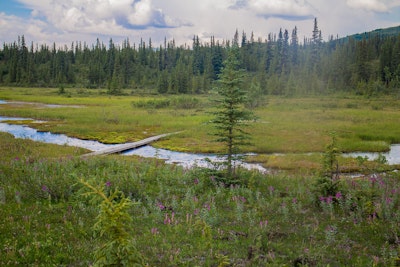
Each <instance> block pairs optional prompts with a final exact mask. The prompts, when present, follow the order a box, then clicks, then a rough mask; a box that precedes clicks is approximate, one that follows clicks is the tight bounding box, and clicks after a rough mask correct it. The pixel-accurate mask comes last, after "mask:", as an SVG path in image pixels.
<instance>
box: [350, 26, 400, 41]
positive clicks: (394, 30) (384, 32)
mask: <svg viewBox="0 0 400 267" xmlns="http://www.w3.org/2000/svg"><path fill="white" fill-rule="evenodd" d="M399 34H400V26H396V27H390V28H385V29H376V30H373V31H370V32H364V33H356V34H353V35H349V36H347V37H344V38H342V39H348V38H350V37H352V38H354V39H356V40H362V39H363V38H365V39H369V38H371V37H374V36H377V35H379V36H381V37H387V36H397V35H399Z"/></svg>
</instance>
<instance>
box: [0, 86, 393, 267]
mask: <svg viewBox="0 0 400 267" xmlns="http://www.w3.org/2000/svg"><path fill="white" fill-rule="evenodd" d="M209 98H210V96H208V95H204V94H203V95H172V96H171V95H170V96H168V97H166V96H161V95H150V94H142V95H139V94H132V92H130V91H128V90H126V91H124V92H123V94H122V95H119V96H110V95H108V94H107V93H106V91H102V90H99V89H76V88H65V90H64V91H63V93H62V94H60V90H59V89H57V88H13V87H0V100H2V102H1V103H0V116H2V117H18V118H29V120H27V119H24V120H9V121H6V122H7V123H9V124H22V125H27V126H29V127H32V128H35V129H38V130H39V131H44V132H52V133H60V134H65V135H67V136H69V137H75V138H79V139H84V140H95V141H99V142H101V143H105V144H119V143H125V142H132V141H138V140H141V139H144V138H147V137H150V136H155V135H159V134H164V133H170V132H178V131H181V133H179V134H176V135H171V136H168V137H167V138H165V139H161V140H159V141H157V142H155V143H153V144H152V146H153V147H155V148H162V149H167V150H172V151H179V152H190V153H203V154H208V153H209V154H218V153H222V152H223V147H222V146H221V145H220V144H218V143H216V142H214V141H213V138H214V137H213V136H212V135H210V128H211V126H210V119H211V116H210V112H211V111H212V110H213V105H212V104H211V102H210V101H209ZM263 101H264V103H263V104H262V105H260V106H259V107H257V108H255V109H254V110H253V112H254V113H255V115H256V117H257V118H256V119H255V120H254V121H250V122H248V124H249V127H247V129H246V130H247V131H248V132H249V133H250V136H251V137H252V138H251V144H249V145H247V146H245V147H243V148H242V150H243V152H244V153H252V154H251V156H248V157H245V158H244V159H243V160H244V161H246V162H252V163H257V164H261V165H262V166H263V167H264V168H266V169H269V170H272V171H270V172H267V173H261V172H258V171H256V170H245V169H240V168H239V169H237V170H236V173H235V175H236V177H237V180H236V181H235V182H234V183H228V182H227V181H226V180H224V178H223V176H222V175H221V173H220V171H218V170H213V169H206V168H199V167H197V168H196V167H194V168H190V169H187V168H183V167H181V166H177V165H175V164H165V163H164V161H163V160H159V159H151V158H143V157H139V156H134V155H132V156H124V157H122V156H119V155H109V156H96V157H91V158H81V157H80V156H81V155H83V154H85V153H88V152H89V151H88V150H87V149H84V148H79V147H73V146H66V145H55V144H47V143H41V142H34V141H32V140H28V139H17V138H14V137H13V136H12V135H11V134H9V133H3V132H0V151H1V155H0V207H1V209H0V265H2V266H21V265H22V266H26V265H29V266H91V265H93V264H94V265H100V266H101V265H112V264H120V265H129V264H132V265H130V266H134V265H133V264H136V265H137V266H397V265H398V264H400V257H399V256H400V241H399V240H400V230H399V225H400V211H399V205H400V198H399V196H400V185H399V178H400V176H399V174H398V172H397V171H396V170H397V169H398V167H399V166H398V165H395V164H394V165H393V164H392V165H389V164H387V161H386V159H385V158H384V157H383V156H382V157H378V158H377V159H368V158H365V157H358V158H350V157H342V156H341V153H342V152H346V153H348V152H381V153H384V152H387V151H388V150H389V149H390V146H391V145H393V144H399V143H400V127H399V126H398V125H400V101H399V99H398V98H397V97H395V96H377V97H366V96H358V95H346V96H345V95H328V96H310V97H282V96H279V97H278V96H268V97H266V98H265V99H264V100H263ZM333 133H334V136H335V143H334V147H333V146H329V145H330V144H332V142H333V141H332V134H333ZM326 158H329V159H333V160H334V161H335V164H336V165H335V166H333V165H332V164H331V165H330V166H328V168H330V167H332V168H333V169H334V170H335V171H336V173H335V174H338V175H335V176H333V175H331V176H330V177H328V178H332V179H327V177H325V176H324V174H323V171H326V165H324V159H326ZM324 168H325V169H324ZM333 169H330V171H332V170H333ZM346 173H348V175H344V174H346ZM354 173H357V174H358V175H357V176H356V177H354V176H352V175H350V174H354ZM333 178H334V179H333ZM118 218H122V219H121V222H123V223H118V220H119V219H118ZM110 229H113V231H108V230H110ZM116 240H119V241H116ZM127 263H129V264H127Z"/></svg>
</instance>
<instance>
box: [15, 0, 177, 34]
mask: <svg viewBox="0 0 400 267" xmlns="http://www.w3.org/2000/svg"><path fill="white" fill-rule="evenodd" d="M19 2H21V3H23V4H24V5H25V6H27V7H28V8H31V9H32V10H33V11H32V12H31V14H32V16H35V17H37V18H45V20H47V21H48V22H49V23H50V24H52V25H54V26H55V27H56V28H57V29H59V30H60V31H62V32H81V33H89V32H90V33H98V34H118V33H121V34H126V32H127V30H130V29H135V28H140V29H146V28H149V27H156V28H164V27H178V26H180V25H181V24H182V23H180V22H179V21H178V20H174V19H172V18H170V17H168V16H166V15H165V14H164V13H163V11H162V10H160V9H157V8H155V7H154V6H153V3H152V0H36V1H34V2H33V1H31V0H19ZM32 2H33V3H32Z"/></svg>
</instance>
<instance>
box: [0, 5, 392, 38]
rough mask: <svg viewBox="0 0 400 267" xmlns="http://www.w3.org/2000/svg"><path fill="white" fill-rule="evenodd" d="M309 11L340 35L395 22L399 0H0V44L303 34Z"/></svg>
mask: <svg viewBox="0 0 400 267" xmlns="http://www.w3.org/2000/svg"><path fill="white" fill-rule="evenodd" d="M315 17H316V18H317V19H318V26H319V29H320V30H321V31H322V36H323V38H324V39H325V40H327V38H328V36H330V35H334V36H336V35H339V36H340V37H344V36H346V35H350V34H353V33H359V32H365V31H370V30H374V29H377V28H385V27H391V26H398V25H400V0H0V43H3V42H6V43H9V42H13V41H15V40H17V37H18V36H21V35H24V36H25V40H26V41H27V42H28V43H30V42H34V43H39V44H41V43H47V44H52V43H53V42H55V43H57V44H59V45H64V44H68V45H70V44H71V42H75V41H82V42H84V41H85V42H87V43H89V44H92V43H94V42H95V41H96V38H99V39H100V40H101V41H103V42H104V43H105V44H108V41H109V40H110V38H112V39H113V41H114V42H115V43H120V42H121V41H122V40H124V39H126V38H129V40H130V41H131V43H138V42H139V41H140V38H143V40H145V41H146V42H147V40H148V39H149V38H151V39H152V41H153V44H160V43H162V42H163V40H164V38H167V40H171V39H175V41H176V43H177V44H178V45H181V44H185V43H186V44H189V45H190V44H191V40H192V38H193V35H198V36H199V37H200V38H201V39H202V40H204V41H209V39H210V36H215V38H216V39H229V40H231V39H232V37H233V34H234V32H235V30H236V29H238V30H239V32H240V33H241V32H242V31H245V32H246V33H247V36H249V35H250V33H251V32H252V31H253V32H254V36H255V37H256V39H257V38H258V37H261V38H262V39H263V40H264V39H265V38H266V36H267V35H268V33H271V32H272V33H277V32H279V29H280V28H282V29H288V30H289V31H291V30H292V29H293V28H294V27H295V26H297V28H298V32H299V38H300V40H302V39H303V37H310V36H311V32H312V29H313V20H314V18H315Z"/></svg>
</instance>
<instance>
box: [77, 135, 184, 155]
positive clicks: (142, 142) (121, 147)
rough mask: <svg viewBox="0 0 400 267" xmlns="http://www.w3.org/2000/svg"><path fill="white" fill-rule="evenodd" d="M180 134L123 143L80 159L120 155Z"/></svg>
mask: <svg viewBox="0 0 400 267" xmlns="http://www.w3.org/2000/svg"><path fill="white" fill-rule="evenodd" d="M177 133H180V132H176V133H167V134H160V135H157V136H152V137H149V138H146V139H143V140H140V141H137V142H133V143H125V144H121V145H116V146H112V147H110V148H106V149H103V150H99V151H94V152H91V153H88V154H84V155H82V156H81V157H91V156H99V155H109V154H115V153H120V152H123V151H126V150H130V149H134V148H138V147H141V146H145V145H148V144H150V143H152V142H155V141H157V140H159V139H161V138H163V137H166V136H169V135H172V134H177Z"/></svg>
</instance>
